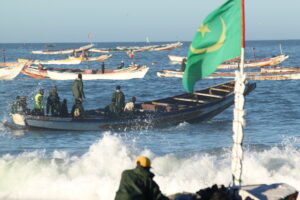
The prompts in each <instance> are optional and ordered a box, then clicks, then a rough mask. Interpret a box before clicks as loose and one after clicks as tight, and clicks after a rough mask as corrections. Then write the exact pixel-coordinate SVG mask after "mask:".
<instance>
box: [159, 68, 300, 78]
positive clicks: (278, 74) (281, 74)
mask: <svg viewBox="0 0 300 200" xmlns="http://www.w3.org/2000/svg"><path fill="white" fill-rule="evenodd" d="M245 73H246V74H247V79H249V80H287V79H300V70H294V71H292V70H290V71H274V70H271V71H265V72H245ZM157 76H159V77H169V78H170V77H174V78H182V77H183V72H181V71H172V70H163V71H161V72H157ZM234 77H235V73H234V72H215V73H213V74H211V75H210V76H207V77H204V78H206V79H216V78H229V79H234Z"/></svg>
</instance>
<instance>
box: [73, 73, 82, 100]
mask: <svg viewBox="0 0 300 200" xmlns="http://www.w3.org/2000/svg"><path fill="white" fill-rule="evenodd" d="M72 93H73V97H74V99H75V102H76V100H79V101H80V102H82V101H83V98H85V95H84V91H83V82H82V74H78V77H77V78H76V79H75V81H74V82H73V85H72Z"/></svg>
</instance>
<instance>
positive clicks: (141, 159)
mask: <svg viewBox="0 0 300 200" xmlns="http://www.w3.org/2000/svg"><path fill="white" fill-rule="evenodd" d="M138 163H139V164H140V165H141V166H142V167H151V162H150V159H149V158H147V157H145V156H139V157H138V158H137V159H136V164H138Z"/></svg>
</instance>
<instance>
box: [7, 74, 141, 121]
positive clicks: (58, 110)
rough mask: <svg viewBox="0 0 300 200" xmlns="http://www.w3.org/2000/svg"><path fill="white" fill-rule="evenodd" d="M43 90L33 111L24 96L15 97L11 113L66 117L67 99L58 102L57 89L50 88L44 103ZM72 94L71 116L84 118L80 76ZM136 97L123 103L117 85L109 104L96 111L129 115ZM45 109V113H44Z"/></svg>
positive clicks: (133, 109) (82, 88) (36, 96)
mask: <svg viewBox="0 0 300 200" xmlns="http://www.w3.org/2000/svg"><path fill="white" fill-rule="evenodd" d="M44 93H45V90H44V89H42V88H41V89H39V91H38V93H37V94H36V95H35V97H34V109H32V110H30V109H28V108H27V98H26V97H25V96H17V99H16V101H15V102H14V103H13V104H12V111H11V112H12V113H24V114H30V115H38V116H44V115H45V114H46V115H50V116H60V117H68V116H69V112H68V106H67V99H63V100H62V101H60V97H59V95H58V92H57V87H56V86H54V87H52V89H51V91H50V92H49V93H48V97H47V99H46V103H45V97H44ZM72 94H73V97H74V104H73V106H72V109H71V113H70V114H71V116H72V117H73V118H83V117H84V107H83V101H84V99H85V93H84V87H83V81H82V74H78V77H77V78H76V79H75V80H74V82H73V84H72ZM135 102H136V97H132V98H131V99H130V101H129V102H127V103H125V95H124V93H123V92H122V91H121V86H120V85H117V86H116V89H115V91H114V93H113V94H112V99H111V103H110V104H109V105H107V106H106V107H105V109H104V110H103V111H99V110H98V112H97V113H98V114H104V115H105V116H108V117H112V118H114V117H119V116H120V115H121V114H122V113H124V112H125V113H129V112H134V111H135ZM45 108H46V113H45Z"/></svg>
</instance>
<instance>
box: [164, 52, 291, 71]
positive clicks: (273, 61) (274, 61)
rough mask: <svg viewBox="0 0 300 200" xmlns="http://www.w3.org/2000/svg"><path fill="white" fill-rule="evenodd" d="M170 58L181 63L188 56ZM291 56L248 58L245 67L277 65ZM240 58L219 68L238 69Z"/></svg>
mask: <svg viewBox="0 0 300 200" xmlns="http://www.w3.org/2000/svg"><path fill="white" fill-rule="evenodd" d="M168 57H169V59H170V61H171V62H174V63H181V62H182V59H183V58H186V57H181V56H172V55H168ZM288 57H289V56H287V55H279V56H276V57H272V58H265V59H261V60H246V61H245V64H244V67H245V68H251V67H252V68H255V67H256V68H257V67H264V66H275V65H278V64H279V63H281V62H283V61H284V60H286V59H287V58H288ZM239 62H240V61H239V59H232V60H227V61H225V62H224V63H222V64H221V65H219V66H218V69H237V68H238V65H239Z"/></svg>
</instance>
